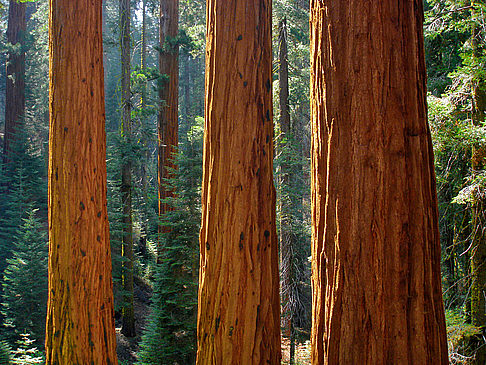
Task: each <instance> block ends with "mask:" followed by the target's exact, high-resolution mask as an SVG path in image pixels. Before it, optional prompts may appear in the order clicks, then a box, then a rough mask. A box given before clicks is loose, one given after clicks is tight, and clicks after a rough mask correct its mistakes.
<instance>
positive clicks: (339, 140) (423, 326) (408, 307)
mask: <svg viewBox="0 0 486 365" xmlns="http://www.w3.org/2000/svg"><path fill="white" fill-rule="evenodd" d="M422 22H423V9H422V1H419V0H407V1H400V2H398V1H390V0H384V1H377V2H373V1H364V0H350V1H330V0H311V62H312V72H311V90H312V91H311V107H312V128H313V132H312V203H313V213H312V215H313V242H312V255H313V263H312V269H313V279H312V284H313V291H314V293H313V294H314V295H313V327H312V341H311V342H312V363H313V364H447V363H448V358H447V343H446V329H445V320H444V306H443V303H442V290H441V281H440V280H441V276H440V244H439V233H438V213H437V198H436V187H435V176H434V165H433V152H432V143H431V138H430V132H429V128H428V125H427V112H426V74H425V61H424V50H423V34H422Z"/></svg>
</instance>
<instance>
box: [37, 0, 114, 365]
mask: <svg viewBox="0 0 486 365" xmlns="http://www.w3.org/2000/svg"><path fill="white" fill-rule="evenodd" d="M101 4H102V1H101V0H90V1H88V0H70V1H64V0H51V1H50V7H49V9H50V12H49V44H50V50H49V60H50V72H49V76H50V77H49V79H50V88H49V93H50V104H49V106H50V125H49V127H50V134H49V302H48V308H47V329H46V360H47V364H116V363H117V357H116V352H115V347H116V339H115V325H114V318H113V290H112V280H111V257H110V256H111V254H110V241H109V229H108V216H107V209H106V162H105V161H106V138H105V123H104V122H105V106H104V89H103V44H102V32H101V13H102V5H101Z"/></svg>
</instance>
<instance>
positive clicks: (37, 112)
mask: <svg viewBox="0 0 486 365" xmlns="http://www.w3.org/2000/svg"><path fill="white" fill-rule="evenodd" d="M122 3H125V2H124V1H117V0H106V1H104V3H103V6H104V8H103V16H104V34H103V42H104V66H105V95H106V96H105V100H106V131H107V136H108V137H107V139H108V140H107V143H108V145H107V166H108V214H109V221H110V237H111V245H112V259H113V280H114V295H115V314H116V327H117V344H118V348H117V351H118V358H119V360H120V363H122V364H135V363H137V364H175V363H178V364H190V363H194V360H195V351H196V343H195V339H196V335H195V331H196V305H197V284H198V262H199V253H198V247H199V242H198V236H199V227H200V216H201V208H200V206H201V202H200V192H201V180H202V152H203V151H202V146H203V126H204V66H205V59H204V56H205V30H206V28H205V17H206V8H205V1H203V0H180V1H179V32H178V35H177V36H176V37H168V38H166V40H165V42H164V44H162V45H160V43H159V6H160V5H159V0H133V1H131V2H130V4H129V5H130V6H129V8H130V9H131V11H130V12H128V15H127V14H126V13H125V14H124V13H123V12H122V11H120V6H121V4H122ZM424 4H425V10H426V14H425V24H424V35H425V49H426V63H427V70H428V90H429V94H428V104H429V123H430V128H431V132H432V137H433V143H434V152H435V168H436V174H437V193H438V198H439V213H440V233H441V244H442V283H443V293H444V302H445V307H446V319H447V325H448V340H449V356H450V361H451V363H454V364H467V363H471V361H472V359H473V358H474V356H475V353H476V352H477V351H484V350H485V349H486V346H485V345H486V341H485V337H484V328H485V326H486V314H485V310H484V308H485V298H484V297H485V295H486V294H485V293H484V290H483V289H481V288H484V286H485V284H486V265H484V257H485V256H486V233H485V232H486V231H485V230H486V205H485V204H483V202H485V201H486V194H485V191H486V169H485V168H486V166H485V161H486V160H485V157H486V129H485V125H484V122H485V119H484V116H485V114H484V113H485V109H486V94H485V93H486V68H485V61H486V53H485V48H486V13H485V12H486V5H485V4H483V3H482V2H480V1H478V2H473V1H463V0H428V1H424ZM9 6H11V5H10V4H9V3H8V2H7V1H6V0H0V48H1V49H2V52H1V53H0V64H1V70H2V71H1V72H0V110H1V111H2V112H0V131H1V132H0V138H1V139H2V146H3V139H4V134H3V131H4V125H5V117H6V114H8V113H9V110H8V108H12V106H11V105H9V103H8V102H7V100H6V85H7V74H6V72H5V70H6V69H7V66H8V64H9V63H12V62H14V60H15V59H16V56H22V55H24V54H25V90H24V93H25V109H24V112H23V115H22V118H21V123H19V127H18V128H17V130H16V131H15V138H13V139H12V140H11V142H10V143H11V145H10V147H9V148H10V151H11V152H10V154H9V158H8V159H7V158H1V161H2V167H1V169H0V273H1V275H0V303H1V305H0V340H1V344H0V364H3V363H8V362H7V361H8V360H7V358H10V359H11V361H12V362H13V363H15V364H37V363H43V356H44V355H43V343H44V328H45V317H46V309H45V308H46V302H47V150H48V125H49V109H48V76H49V75H48V73H49V64H48V1H47V0H38V1H29V2H26V3H25V9H26V10H25V12H26V14H25V18H26V30H25V31H22V32H21V39H22V42H19V43H13V42H11V41H9V40H8V38H7V29H8V27H11V26H12V24H9V17H8V14H9ZM123 15H125V16H129V19H130V28H129V33H128V35H127V33H124V34H125V36H124V37H122V36H121V34H122V32H124V30H123V29H127V28H124V27H123V26H122V24H123V25H125V24H126V21H125V20H123ZM122 40H124V42H122ZM127 41H128V43H127ZM127 44H128V45H129V47H127ZM168 48H172V49H175V48H179V65H178V73H179V86H178V89H179V99H178V103H179V110H178V121H179V123H178V138H179V145H178V153H177V154H176V155H174V157H173V158H174V164H175V165H177V167H178V168H177V169H174V170H173V171H172V172H171V178H169V179H165V181H164V184H165V189H167V190H169V191H174V192H175V194H173V195H170V196H168V197H167V198H165V199H164V201H163V202H162V204H164V205H165V206H166V208H167V209H166V213H165V214H164V215H163V216H161V217H160V218H159V215H158V209H159V208H158V205H159V201H158V189H159V188H158V180H157V114H158V109H159V91H160V89H161V88H163V87H165V84H166V83H167V76H166V75H165V74H163V73H161V72H160V70H159V61H158V60H159V55H163V54H164V53H167V49H168ZM127 52H128V53H127ZM273 53H274V60H273V92H274V93H273V95H274V116H275V117H274V120H275V133H274V141H275V146H276V153H275V156H274V161H275V162H274V166H275V185H276V187H277V222H278V232H279V239H280V270H281V298H282V303H281V308H282V310H281V312H282V314H281V317H282V334H283V336H284V338H283V339H282V341H283V342H282V343H283V345H284V355H283V359H284V361H285V362H286V363H289V362H290V363H302V364H304V363H308V361H309V353H308V339H309V337H310V321H311V313H310V311H311V289H310V262H309V256H310V236H311V217H310V161H309V154H310V124H309V120H310V107H309V82H310V80H309V3H308V1H305V0H274V1H273ZM127 56H128V57H127ZM122 59H123V60H129V62H128V63H127V62H125V61H124V62H122ZM127 66H129V68H127ZM127 72H128V73H127ZM123 74H126V75H129V86H130V88H129V91H128V94H127V93H126V90H127V89H126V82H125V81H123V80H124V77H122V75H123ZM404 77H406V75H404ZM286 90H288V91H286ZM286 98H288V99H286ZM164 102H166V101H165V100H163V101H162V103H164ZM127 105H129V107H128V108H127ZM4 110H5V113H4V112H3V111H4ZM127 110H128V113H129V114H128V124H129V125H130V133H127V126H126V123H127V122H126V118H127V117H126V115H127V114H126V111H127ZM124 123H125V124H124ZM127 179H128V180H127ZM127 184H128V185H127ZM127 186H129V187H130V189H129V191H130V195H131V200H128V202H129V203H128V205H127V200H126V199H124V197H125V196H126V190H124V189H126V187H127ZM127 217H130V219H127ZM159 227H162V228H161V229H159ZM159 244H160V246H161V247H158V245H159ZM158 252H159V253H160V252H161V253H162V254H159V255H158ZM127 253H128V254H127ZM127 283H128V284H129V285H127Z"/></svg>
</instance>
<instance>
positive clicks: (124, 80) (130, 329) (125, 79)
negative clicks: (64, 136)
mask: <svg viewBox="0 0 486 365" xmlns="http://www.w3.org/2000/svg"><path fill="white" fill-rule="evenodd" d="M119 6H120V8H119V10H120V30H121V34H120V42H121V71H122V74H121V88H122V102H121V103H122V125H121V133H122V138H123V141H124V143H125V144H126V145H130V143H131V142H132V121H131V115H130V112H131V100H130V99H131V98H130V97H131V93H130V0H120V4H119ZM127 150H128V151H130V148H125V149H123V151H124V152H123V156H122V160H123V162H122V167H121V170H122V181H121V195H122V205H123V207H122V208H123V218H122V221H123V239H122V256H123V269H122V270H123V272H122V281H123V290H124V294H123V309H122V329H121V331H122V333H123V334H124V335H125V336H127V337H133V336H135V313H134V309H133V261H134V255H133V228H132V163H131V160H132V156H131V155H126V153H127V152H126V151H127Z"/></svg>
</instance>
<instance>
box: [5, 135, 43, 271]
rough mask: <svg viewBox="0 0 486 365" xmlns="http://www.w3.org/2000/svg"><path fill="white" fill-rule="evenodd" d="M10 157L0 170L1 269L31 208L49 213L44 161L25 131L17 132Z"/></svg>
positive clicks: (40, 213) (41, 214)
mask: <svg viewBox="0 0 486 365" xmlns="http://www.w3.org/2000/svg"><path fill="white" fill-rule="evenodd" d="M11 146H12V149H11V154H10V158H9V160H8V161H6V162H4V164H3V166H2V168H1V169H0V272H3V270H5V267H6V259H7V258H9V257H10V256H11V251H12V245H11V241H12V237H14V236H15V234H16V233H17V230H18V229H19V227H20V226H21V225H22V223H23V222H22V218H24V217H25V213H26V212H28V211H29V208H31V204H32V205H33V207H34V208H40V210H39V215H40V216H42V217H46V216H47V209H46V208H47V184H46V183H45V181H44V179H43V176H44V174H43V171H44V168H43V161H42V158H41V157H40V156H39V154H38V151H36V150H35V149H34V147H33V144H32V141H31V139H30V138H29V137H28V136H27V133H26V132H25V131H24V130H20V131H17V133H16V135H15V139H14V140H13V143H12V145H11Z"/></svg>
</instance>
